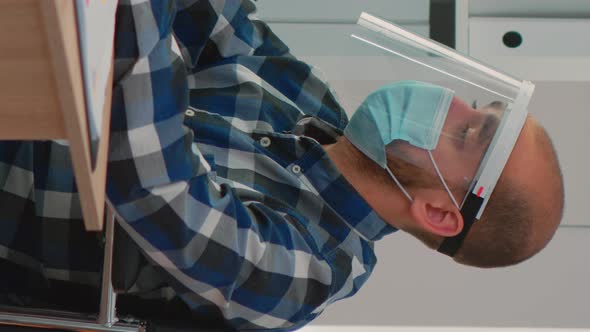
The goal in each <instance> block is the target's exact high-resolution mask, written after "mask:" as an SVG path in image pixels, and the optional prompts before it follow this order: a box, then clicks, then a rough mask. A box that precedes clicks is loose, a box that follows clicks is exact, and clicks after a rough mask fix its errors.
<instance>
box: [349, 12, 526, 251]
mask: <svg viewBox="0 0 590 332" xmlns="http://www.w3.org/2000/svg"><path fill="white" fill-rule="evenodd" d="M358 25H359V26H360V27H362V28H364V29H365V30H366V31H369V33H368V34H366V35H362V34H361V35H354V34H353V35H352V37H353V38H355V39H357V40H359V41H361V42H364V43H366V44H368V45H370V46H372V47H375V48H377V49H379V50H380V51H382V52H385V53H390V54H391V55H392V56H396V57H401V58H403V59H404V60H407V61H409V62H412V63H416V64H419V65H422V66H423V67H425V68H428V69H432V70H433V71H435V72H437V74H438V75H439V76H444V77H450V78H452V79H454V80H456V81H459V82H461V84H464V85H468V86H471V87H473V88H474V89H480V90H482V91H484V90H485V91H487V92H489V93H490V94H495V95H497V96H500V97H504V100H506V101H507V103H506V105H507V106H506V109H505V111H504V114H503V116H502V118H501V120H500V124H499V126H498V128H497V130H496V132H495V134H494V135H493V138H492V139H491V142H490V144H489V148H487V150H486V151H485V154H484V155H483V157H482V160H481V163H480V164H479V166H478V167H477V171H475V175H474V176H473V178H472V179H471V182H470V185H469V186H468V189H467V194H466V195H465V197H464V198H463V199H462V200H461V201H460V202H459V201H457V200H456V199H455V197H454V196H453V194H452V192H451V190H449V186H448V185H447V182H446V181H445V178H444V176H443V175H446V173H445V171H443V172H441V170H440V169H439V167H438V166H437V162H436V161H435V158H434V157H433V154H432V153H431V151H433V149H434V148H435V146H436V142H437V140H438V137H433V135H430V136H429V135H423V136H420V137H419V138H422V137H423V138H424V139H422V140H420V139H418V143H419V144H418V145H416V144H412V145H414V146H420V144H422V146H421V147H422V148H423V149H424V150H426V151H427V152H428V158H429V159H430V162H431V164H432V165H433V167H434V170H435V171H436V175H437V177H438V179H439V180H440V182H441V183H442V184H443V186H444V188H445V190H446V191H447V193H448V194H449V197H450V198H451V200H452V201H453V203H454V204H455V206H457V207H458V208H459V210H460V212H461V215H462V217H463V221H464V226H463V229H462V231H461V232H460V233H459V234H458V235H456V236H454V237H449V238H445V239H444V241H443V243H442V244H441V246H440V247H439V248H438V251H439V252H442V253H444V254H446V255H448V256H454V255H455V254H456V252H457V251H458V250H459V248H460V247H461V244H462V243H463V241H464V239H465V237H466V236H467V234H468V232H469V230H470V229H471V227H472V225H473V223H474V222H475V221H476V220H478V219H480V218H481V216H482V214H483V212H484V210H485V207H486V205H487V203H488V200H489V198H490V196H491V194H492V192H493V190H494V188H495V185H496V183H497V181H498V179H499V177H500V175H501V174H502V171H503V169H504V167H505V165H506V163H507V161H508V159H509V157H510V154H511V153H512V150H513V148H514V146H515V144H516V141H517V139H518V137H519V135H520V132H521V131H522V128H523V127H524V124H525V121H526V118H527V113H528V112H527V106H528V103H529V101H530V98H531V96H532V93H533V91H534V85H533V84H532V83H530V82H528V81H521V80H518V79H515V78H513V77H511V76H509V75H506V74H503V73H500V72H498V71H496V70H494V69H491V68H489V67H487V66H485V65H483V64H481V63H479V62H477V61H475V60H473V59H470V58H468V57H465V56H463V55H461V54H459V53H457V52H456V51H455V50H453V49H450V48H448V47H446V46H444V45H441V44H438V43H436V42H434V41H432V40H429V39H426V38H423V37H421V36H418V35H416V34H413V33H411V32H408V31H406V30H404V29H402V28H400V27H398V26H396V25H394V24H391V23H389V22H387V21H384V20H381V19H379V18H376V17H374V16H372V15H369V14H367V13H363V14H362V15H361V17H360V19H359V21H358ZM371 33H372V34H375V35H378V37H379V38H381V39H379V38H375V39H371V36H372V35H371ZM367 36H368V37H367ZM390 41H393V42H392V43H391V42H390ZM395 43H399V44H404V47H408V45H410V47H411V48H412V49H413V50H420V51H422V52H426V53H427V54H429V55H432V54H434V55H436V56H437V59H438V60H439V61H440V59H441V58H444V60H447V61H448V62H449V63H452V65H449V66H447V67H445V64H442V65H441V63H440V62H439V63H436V64H435V65H431V64H428V63H426V62H425V60H424V59H425V58H426V57H424V56H422V57H420V56H414V55H415V54H414V53H411V52H406V53H404V52H405V51H400V48H395V47H393V46H392V44H395ZM456 68H459V69H456ZM453 70H455V71H453ZM469 71H471V72H473V73H476V74H474V75H472V76H471V77H470V76H469V75H465V72H469ZM489 82H493V83H494V84H496V86H493V85H486V83H489ZM499 85H502V88H504V87H507V88H505V89H496V88H495V87H497V86H499ZM505 91H508V92H514V93H512V94H509V93H505ZM441 98H442V99H441V100H445V101H448V97H447V99H444V98H443V97H441ZM447 106H448V105H447ZM357 112H358V111H357ZM355 117H357V114H356V113H355V114H354V115H353V117H352V118H351V121H350V123H349V127H347V128H346V130H345V136H347V138H349V140H350V141H351V143H353V145H355V146H356V147H357V148H359V150H361V151H362V152H363V153H364V154H365V155H366V156H367V157H369V158H370V159H372V160H373V161H375V162H376V163H378V164H379V165H380V166H381V167H382V168H384V169H385V170H386V171H387V173H388V174H389V176H390V177H391V178H392V179H393V181H394V182H395V183H396V184H397V186H398V187H399V188H400V190H401V191H402V193H403V194H404V195H405V196H406V197H407V198H408V199H409V200H410V201H411V200H412V198H411V196H410V195H409V193H408V192H407V190H406V189H404V188H403V186H402V185H401V183H400V182H399V181H398V179H397V178H396V176H395V175H394V173H393V172H392V171H391V170H390V169H389V167H388V166H387V164H386V163H384V159H385V158H384V155H385V146H386V145H387V144H389V143H390V142H391V140H389V141H387V140H386V138H390V139H391V138H392V137H391V135H390V137H386V136H387V135H383V134H382V133H381V135H378V136H380V137H378V138H375V137H372V138H370V139H369V140H371V141H370V142H367V141H366V140H367V132H374V131H378V130H383V128H379V126H380V125H381V123H382V122H383V121H380V120H378V119H377V120H376V121H375V120H373V122H375V123H371V124H370V125H369V126H368V127H365V128H361V127H362V126H360V125H359V124H358V123H359V122H361V121H357V123H355ZM358 117H359V118H361V117H362V115H359V116H358ZM429 125H431V127H436V126H433V125H432V124H429ZM355 127H356V128H355ZM361 129H362V130H361ZM388 130H393V129H392V128H388ZM397 130H399V128H398V129H397ZM434 132H436V131H430V134H432V133H434ZM437 134H438V135H440V132H438V133H437ZM373 136H374V135H373ZM406 136H408V137H407V138H404V137H402V138H401V139H402V140H406V141H408V142H410V143H412V142H411V141H410V140H411V139H414V141H415V142H416V136H415V135H414V136H412V135H406ZM398 138H399V137H398ZM425 142H426V143H425ZM427 142H430V143H427ZM432 142H434V145H432ZM442 173H445V174H442Z"/></svg>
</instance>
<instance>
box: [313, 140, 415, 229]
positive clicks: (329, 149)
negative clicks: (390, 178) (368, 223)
mask: <svg viewBox="0 0 590 332" xmlns="http://www.w3.org/2000/svg"><path fill="white" fill-rule="evenodd" d="M324 150H325V151H326V153H327V154H328V156H329V157H330V159H331V160H332V162H333V163H334V165H335V166H336V168H337V169H338V171H339V172H340V173H341V174H342V175H343V176H344V178H345V179H346V180H347V181H348V182H349V183H350V184H351V185H352V186H353V187H354V189H355V190H356V191H357V192H358V193H359V195H360V196H361V197H362V198H363V199H364V200H365V201H366V202H367V203H368V204H369V206H371V207H372V208H373V210H375V212H376V213H377V214H378V215H379V216H381V218H382V219H383V220H385V222H387V223H388V224H390V225H392V226H393V227H395V228H398V229H403V228H402V227H403V224H404V223H405V221H404V219H405V218H403V217H402V215H403V213H401V212H402V211H404V210H407V208H408V206H407V204H408V202H407V200H406V199H405V197H403V196H401V193H400V192H399V190H397V189H396V188H395V186H394V185H392V184H393V182H391V183H390V182H384V181H383V180H382V179H381V177H380V176H378V175H377V174H367V173H375V172H380V171H382V170H381V169H380V168H379V167H378V166H376V167H374V168H373V167H366V168H365V167H362V166H361V165H362V162H364V161H365V160H359V159H360V158H366V157H365V156H364V155H363V154H362V153H361V152H360V151H359V150H358V149H357V148H356V147H354V146H353V145H352V143H350V142H349V141H348V139H346V137H340V139H339V140H338V141H337V142H336V143H334V144H331V145H325V146H324ZM367 160H368V159H367Z"/></svg>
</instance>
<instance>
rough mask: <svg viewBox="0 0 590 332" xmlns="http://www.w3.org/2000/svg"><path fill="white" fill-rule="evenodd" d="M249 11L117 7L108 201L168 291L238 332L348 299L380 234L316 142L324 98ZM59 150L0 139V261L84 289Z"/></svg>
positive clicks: (89, 241)
mask: <svg viewBox="0 0 590 332" xmlns="http://www.w3.org/2000/svg"><path fill="white" fill-rule="evenodd" d="M253 10H254V6H253V4H252V3H251V2H249V1H247V0H246V1H244V2H241V1H239V0H225V1H223V0H209V1H206V0H193V1H191V0H186V1H176V2H173V1H164V0H162V1H157V0H152V1H151V2H149V1H135V0H126V1H123V0H122V1H121V3H120V5H119V9H118V12H117V27H116V41H115V55H116V62H115V84H114V90H113V106H112V119H111V123H112V124H111V143H110V157H109V165H108V180H107V196H108V199H109V201H110V202H111V204H112V205H113V206H114V207H115V209H116V213H117V220H118V222H119V224H120V225H121V226H122V228H123V229H124V230H125V231H126V232H127V233H128V234H129V235H130V237H131V238H132V239H133V241H134V242H135V243H136V244H137V245H138V246H139V247H140V248H141V251H142V252H143V254H144V256H145V257H146V258H147V259H148V261H149V263H150V264H149V266H148V267H146V268H144V271H142V272H145V271H146V269H147V270H149V269H151V270H152V271H154V273H157V274H158V275H159V277H161V278H162V280H164V281H165V284H166V287H164V289H167V290H168V295H169V296H170V293H172V296H177V297H180V298H181V299H182V300H183V301H184V302H185V303H186V304H187V305H188V306H189V307H190V308H192V309H193V310H194V311H196V312H198V311H206V310H209V308H211V307H213V308H216V309H215V310H218V311H219V312H221V313H222V314H223V316H224V318H225V319H226V320H228V322H229V323H230V324H231V325H232V326H234V327H236V328H238V329H255V330H256V329H294V328H297V327H299V326H302V325H304V324H305V323H307V322H309V321H310V320H312V319H313V318H315V317H316V316H317V315H318V314H319V313H320V312H321V311H322V310H323V309H324V308H325V307H326V305H328V304H330V303H332V302H334V301H336V300H338V299H342V298H345V297H348V296H351V295H352V294H354V293H355V292H356V291H357V290H358V289H359V287H360V286H361V285H362V284H363V283H364V282H365V281H366V280H367V278H368V277H369V275H370V273H371V271H372V269H373V267H374V265H375V263H376V258H375V256H374V251H373V241H375V240H377V239H379V238H381V237H382V236H383V235H385V234H388V233H390V232H392V231H394V229H393V228H391V227H390V226H388V225H387V224H386V223H384V222H383V221H382V219H380V218H379V217H378V216H377V215H376V213H375V212H374V211H373V210H372V209H371V208H370V207H369V205H368V204H367V203H366V202H365V201H364V200H363V199H362V198H361V197H360V196H359V194H358V193H357V192H356V191H355V190H354V189H353V188H352V187H351V185H350V184H349V183H348V182H346V180H345V179H344V178H343V176H342V175H341V174H340V173H339V172H338V171H337V169H336V168H335V166H334V165H333V164H332V163H331V161H330V159H329V158H328V156H327V155H326V153H325V151H324V150H323V148H322V146H321V145H320V143H319V142H330V141H331V140H333V139H334V137H335V136H337V135H339V134H340V133H341V130H342V129H343V128H344V127H345V125H346V124H347V118H346V115H345V113H344V111H343V110H342V109H341V107H340V106H339V104H338V103H337V101H336V99H335V97H334V95H333V94H332V93H331V92H330V90H329V88H328V86H327V85H326V83H325V82H324V81H322V80H321V79H320V78H319V77H318V76H317V75H316V73H315V71H314V70H313V69H312V68H311V67H310V66H308V65H307V64H305V63H303V62H300V61H298V60H297V59H296V58H295V57H293V56H292V55H290V54H289V50H288V48H287V47H286V46H285V45H284V44H283V43H282V42H281V41H280V40H279V39H278V38H277V37H276V36H275V35H274V34H273V33H272V32H271V31H270V30H269V29H268V27H267V26H266V25H265V24H264V23H262V22H260V21H257V20H256V19H255V18H254V17H253V16H252V13H253ZM69 158H70V157H69V155H68V147H67V146H64V145H62V144H60V143H59V142H51V141H48V142H2V143H0V230H1V231H0V257H1V258H2V259H4V261H9V262H11V263H12V264H14V265H15V266H19V267H23V268H25V269H27V270H30V269H34V270H36V271H38V272H39V273H40V274H41V275H42V276H43V279H44V282H45V283H47V284H48V285H50V284H51V282H52V281H54V280H61V281H67V282H69V283H78V284H87V285H92V286H97V285H98V283H99V277H100V274H99V272H100V269H101V263H102V247H101V242H100V238H99V237H98V236H97V234H93V233H86V232H85V231H84V229H83V223H82V220H81V212H80V205H79V196H78V194H77V192H76V186H75V183H74V177H73V173H72V169H71V166H70V159H69ZM0 261H2V260H1V259H0ZM2 266H3V265H0V269H1V268H2ZM145 274H146V273H140V279H141V278H142V275H145ZM148 274H149V273H148ZM0 275H3V276H8V277H6V278H3V279H5V280H6V279H7V278H8V279H10V276H13V275H14V274H11V273H9V272H7V271H2V270H0ZM147 279H150V278H147ZM21 284H22V280H19V278H17V277H12V280H8V282H5V283H3V285H1V286H0V287H3V288H4V289H6V288H11V287H16V286H18V285H21ZM138 284H142V285H143V286H135V287H134V289H133V290H132V291H136V292H138V293H142V292H143V293H146V292H145V291H146V287H147V286H145V284H146V283H145V282H144V283H139V282H138ZM15 285H16V286H15ZM147 288H149V287H147ZM155 289H156V290H158V291H160V293H159V294H160V295H162V294H164V293H165V292H163V291H162V287H161V286H158V287H155ZM152 290H153V289H152ZM152 294H153V292H152Z"/></svg>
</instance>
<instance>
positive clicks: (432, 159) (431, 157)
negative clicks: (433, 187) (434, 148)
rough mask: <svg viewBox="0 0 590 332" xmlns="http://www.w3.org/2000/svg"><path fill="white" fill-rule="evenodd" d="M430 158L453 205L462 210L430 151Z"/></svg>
mask: <svg viewBox="0 0 590 332" xmlns="http://www.w3.org/2000/svg"><path fill="white" fill-rule="evenodd" d="M428 156H429V157H430V161H432V165H433V166H434V170H435V171H436V174H437V175H438V178H439V179H440V182H442V184H443V186H444V187H445V190H446V191H447V194H449V197H451V201H453V204H455V206H456V207H457V209H459V210H461V207H459V204H457V201H456V200H455V197H454V196H453V193H451V191H450V190H449V186H447V183H446V182H445V178H443V176H442V173H441V172H440V170H439V169H438V166H437V165H436V162H435V161H434V157H433V156H432V152H430V150H428Z"/></svg>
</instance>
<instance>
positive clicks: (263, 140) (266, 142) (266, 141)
mask: <svg viewBox="0 0 590 332" xmlns="http://www.w3.org/2000/svg"><path fill="white" fill-rule="evenodd" d="M260 145H262V147H264V148H268V147H269V146H270V138H268V137H263V138H261V139H260Z"/></svg>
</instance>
